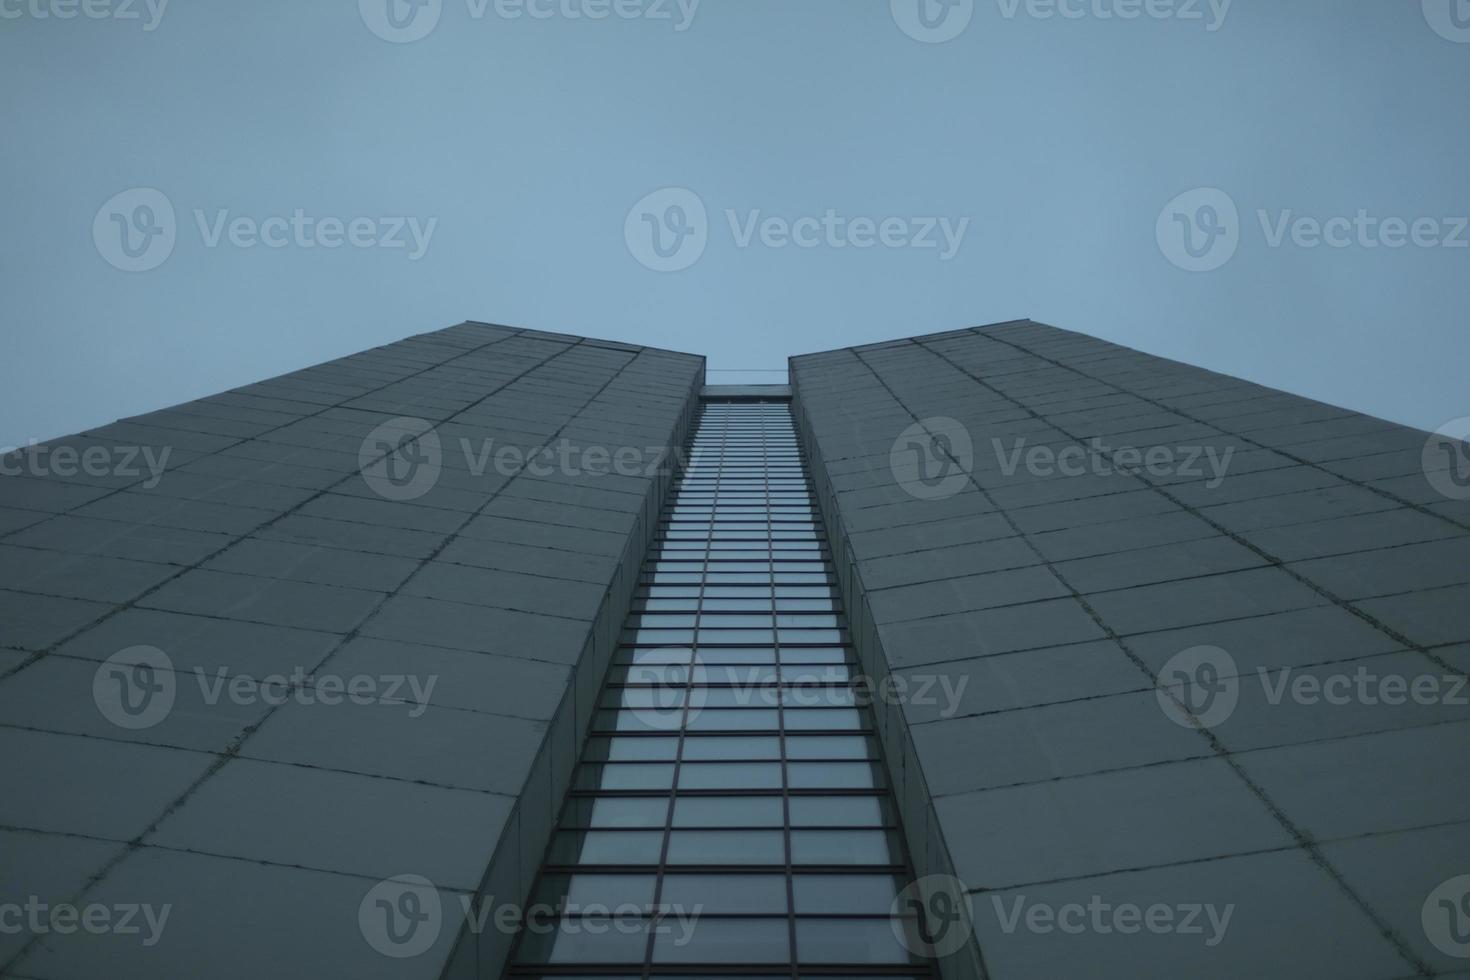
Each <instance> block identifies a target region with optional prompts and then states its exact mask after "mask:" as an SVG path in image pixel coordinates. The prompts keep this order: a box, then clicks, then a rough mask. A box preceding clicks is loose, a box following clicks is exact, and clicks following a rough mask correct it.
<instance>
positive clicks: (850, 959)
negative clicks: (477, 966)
mask: <svg viewBox="0 0 1470 980" xmlns="http://www.w3.org/2000/svg"><path fill="white" fill-rule="evenodd" d="M687 459H688V465H687V467H686V469H685V470H684V472H683V474H682V476H681V478H680V479H679V480H678V482H677V483H676V485H675V487H674V489H673V491H672V499H671V500H670V501H669V502H668V504H667V506H666V508H665V513H664V515H663V518H662V524H661V529H660V534H659V539H658V541H657V542H656V543H655V545H654V548H653V551H652V553H651V556H650V557H649V559H648V561H647V563H646V565H645V567H644V569H643V572H642V578H641V582H640V586H639V589H638V591H637V595H636V598H635V600H634V608H633V612H632V615H631V616H630V618H629V620H628V623H627V625H626V627H625V629H624V632H623V635H622V640H621V645H620V647H619V649H618V651H617V652H616V654H615V656H614V662H613V666H612V668H611V670H610V671H609V675H608V679H607V681H606V684H605V686H604V688H603V691H602V694H601V701H600V704H599V706H598V710H597V711H596V713H595V716H594V718H593V722H592V731H591V734H590V736H589V738H588V741H587V745H586V748H585V752H584V755H583V759H582V762H581V764H580V766H579V768H578V771H577V773H576V775H575V777H574V781H573V787H572V790H571V792H570V793H569V795H568V798H567V801H566V804H565V807H564V809H563V812H562V815H561V819H560V822H559V824H558V828H557V830H556V833H555V836H554V839H553V842H552V844H551V846H550V848H549V850H548V852H547V855H546V858H545V864H544V866H543V867H542V870H541V874H540V876H539V880H538V883H537V886H536V888H535V891H534V894H533V896H532V905H531V906H530V907H529V909H528V913H529V914H530V915H531V918H530V919H528V922H529V925H528V926H527V927H526V928H525V929H524V930H523V931H522V933H521V936H520V938H519V940H518V942H517V948H516V951H515V953H514V954H513V957H512V965H511V967H510V975H512V976H567V975H575V976H579V977H613V976H618V977H636V976H644V977H648V976H671V975H672V976H685V977H694V976H700V975H721V976H726V977H728V976H731V975H732V974H736V975H749V976H787V977H800V976H898V977H903V976H912V977H928V976H930V975H931V966H930V965H929V964H926V963H924V962H922V961H920V960H918V959H917V958H915V957H914V956H912V955H911V954H910V953H909V952H908V951H907V950H906V948H905V944H904V943H903V942H901V940H900V938H899V935H900V932H901V930H902V928H903V923H902V922H900V921H897V920H895V918H894V915H895V913H894V911H893V910H894V907H895V899H896V897H897V895H898V893H899V891H900V890H901V889H902V888H903V887H904V885H905V884H907V883H908V881H909V880H911V879H910V871H909V862H908V859H907V855H906V853H905V850H904V845H903V840H902V835H901V833H900V830H899V827H898V821H897V816H896V812H895V807H894V803H893V798H892V794H891V792H890V789H889V786H888V783H887V776H886V771H885V768H884V765H883V763H882V760H881V759H880V757H879V752H878V744H877V740H876V737H875V734H874V732H873V729H872V719H871V716H870V712H869V709H868V708H867V707H866V706H864V705H863V704H862V697H861V695H860V691H861V688H859V687H857V686H855V685H854V682H853V681H854V676H855V672H856V666H855V662H854V660H853V658H852V653H851V650H850V648H849V646H848V645H847V630H846V626H847V623H846V619H845V617H844V616H843V613H842V609H841V605H840V601H839V599H838V596H837V592H836V591H835V588H834V585H833V578H832V569H831V566H830V562H829V555H828V551H827V546H826V541H825V536H824V534H823V531H822V527H821V524H820V522H819V518H818V516H817V515H816V513H815V512H814V509H813V500H812V494H811V487H810V484H809V482H808V478H807V473H806V468H805V464H804V462H803V460H802V457H801V453H800V451H799V449H798V447H797V441H796V433H795V429H794V426H793V423H792V418H791V413H790V408H789V405H788V404H787V403H786V402H781V401H769V402H708V403H706V404H705V406H704V408H703V412H702V414H701V417H700V419H699V422H698V424H697V427H696V430H695V433H694V436H693V441H692V445H691V447H690V453H689V455H688V457H687ZM910 929H912V924H910Z"/></svg>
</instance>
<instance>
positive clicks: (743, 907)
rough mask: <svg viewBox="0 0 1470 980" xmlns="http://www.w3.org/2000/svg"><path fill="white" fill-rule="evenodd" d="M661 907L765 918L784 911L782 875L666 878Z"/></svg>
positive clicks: (666, 876) (784, 896) (784, 895)
mask: <svg viewBox="0 0 1470 980" xmlns="http://www.w3.org/2000/svg"><path fill="white" fill-rule="evenodd" d="M659 904H660V905H661V906H672V907H673V908H674V909H676V910H683V911H685V912H689V911H692V910H694V909H700V913H699V914H700V915H705V914H708V915H742V914H743V915H766V914H771V913H778V914H779V913H784V912H785V911H786V905H787V902H786V876H785V875H745V874H738V875H736V874H719V875H699V874H669V875H665V876H664V884H663V891H662V892H661V893H660V894H659Z"/></svg>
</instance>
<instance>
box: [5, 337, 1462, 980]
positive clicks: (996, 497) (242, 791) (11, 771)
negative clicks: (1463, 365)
mask: <svg viewBox="0 0 1470 980" xmlns="http://www.w3.org/2000/svg"><path fill="white" fill-rule="evenodd" d="M703 367H704V365H703V360H702V358H700V357H698V356H694V355H689V354H680V353H674V352H669V351H662V350H655V349H651V348H644V347H638V346H634V345H628V344H621V343H615V342H610V341H605V340H593V339H586V338H580V337H573V336H566V335H560V334H548V333H543V332H539V331H529V330H517V329H512V328H508V327H500V326H492V325H488V324H480V323H466V324H462V325H460V326H458V327H453V328H450V329H448V330H442V331H438V332H435V333H430V334H425V335H422V336H418V337H413V338H410V339H408V340H405V341H402V342H399V343H396V344H391V345H388V346H386V347H381V348H376V349H374V350H370V351H366V352H364V353H361V354H356V355H353V356H351V357H346V358H342V359H340V360H337V361H333V362H329V363H327V364H323V365H319V366H316V367H313V368H308V369H306V370H303V371H298V372H295V373H293V374H290V375H286V376H283V377H281V378H276V379H272V380H270V381H265V382H261V383H259V384H255V385H250V386H247V387H245V388H240V389H236V390H233V391H230V392H225V393H223V394H220V395H216V396H212V397H209V398H203V399H199V400H197V401H194V402H190V403H187V404H184V405H180V406H177V407H175V408H171V409H166V410H164V411H160V412H154V413H150V414H149V415H145V416H141V417H138V418H134V419H127V420H123V421H121V422H118V423H116V424H114V425H111V426H107V427H104V428H101V429H97V430H94V431H91V432H87V433H82V434H80V435H77V436H73V437H69V438H65V439H60V440H56V441H54V442H51V443H47V444H44V445H39V446H31V447H26V448H24V449H22V450H19V451H17V452H14V453H11V454H9V455H7V456H5V457H4V459H3V466H4V472H5V475H4V476H3V477H0V787H3V789H4V792H3V793H0V976H3V977H12V976H14V977H24V978H32V980H62V978H91V977H102V976H106V977H139V978H150V980H151V978H157V977H174V976H178V977H186V976H187V977H250V978H258V977H261V976H273V977H280V978H288V977H311V978H316V977H324V976H352V977H374V976H383V977H395V978H396V977H424V978H431V977H445V978H456V980H458V978H471V977H477V978H478V977H483V978H494V977H500V976H502V975H508V976H512V977H525V978H529V977H581V978H604V977H606V978H612V977H647V978H651V977H660V976H667V977H686V978H689V977H709V976H726V977H730V976H739V977H789V978H801V977H820V976H826V977H869V976H884V977H913V978H919V977H924V978H931V977H932V978H943V980H968V978H982V977H983V978H996V980H1012V978H1016V980H1020V978H1032V977H1058V976H1088V977H1128V978H1134V977H1161V978H1162V977H1168V978H1177V977H1180V976H1190V977H1194V976H1200V977H1207V976H1208V977H1246V976H1249V977H1278V976H1279V977H1288V976H1289V977H1294V978H1300V977H1330V978H1343V977H1362V978H1367V980H1393V978H1404V977H1410V976H1438V975H1446V976H1448V975H1458V974H1462V973H1464V974H1470V788H1467V786H1470V782H1467V778H1466V777H1467V776H1470V762H1467V760H1470V751H1467V750H1470V709H1467V695H1470V691H1467V690H1466V671H1467V669H1470V447H1467V446H1466V445H1465V443H1464V441H1463V440H1464V437H1465V436H1466V434H1467V432H1466V431H1464V429H1463V427H1456V426H1455V425H1453V424H1452V425H1450V426H1447V427H1446V428H1445V429H1443V430H1441V432H1440V433H1436V434H1432V435H1431V434H1428V433H1424V432H1420V431H1417V430H1413V429H1408V428H1405V427H1402V426H1398V425H1394V424H1391V423H1388V422H1384V421H1381V420H1378V419H1373V418H1369V417H1366V416H1363V415H1360V414H1357V413H1354V412H1351V411H1348V410H1346V409H1342V408H1337V407H1334V406H1330V405H1325V404H1321V403H1318V402H1313V401H1310V400H1307V399H1304V398H1299V397H1296V396H1293V395H1288V394H1284V393H1281V392H1277V391H1272V390H1270V389H1267V388H1263V387H1261V386H1259V385H1255V384H1251V383H1248V382H1245V381H1241V380H1237V379H1233V378H1229V377H1224V376H1221V375H1218V374H1213V373H1211V372H1209V371H1206V370H1203V369H1200V368H1196V367H1191V366H1187V365H1183V364H1179V363H1175V362H1171V361H1167V360H1163V359H1160V358H1157V357H1153V356H1149V355H1146V354H1142V353H1139V352H1137V351H1132V350H1128V349H1126V348H1122V347H1118V346H1116V345H1113V344H1110V343H1106V342H1103V341H1100V340H1096V339H1093V338H1090V337H1086V336H1083V335H1080V334H1075V333H1070V332H1067V331H1062V330H1058V329H1055V328H1052V327H1047V326H1044V325H1041V324H1036V323H1032V322H1030V321H1021V322H1015V323H1006V324H997V325H993V326H989V327H981V328H976V329H973V330H961V331H953V332H949V333H943V334H933V335H928V336H921V337H914V338H911V339H906V340H898V341H893V342H888V343H881V344H874V345H868V346H865V347H858V348H851V349H846V350H839V351H831V352H827V353H822V354H813V355H809V356H804V357H798V358H795V359H793V361H792V364H791V372H790V383H789V385H779V386H778V385H771V386H751V387H730V386H707V385H705V383H704V381H705V379H704V370H703ZM1462 421H1463V420H1462Z"/></svg>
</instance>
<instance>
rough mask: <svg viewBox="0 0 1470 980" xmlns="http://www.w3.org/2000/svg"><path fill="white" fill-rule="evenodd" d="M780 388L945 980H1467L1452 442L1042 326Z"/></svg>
mask: <svg viewBox="0 0 1470 980" xmlns="http://www.w3.org/2000/svg"><path fill="white" fill-rule="evenodd" d="M792 385H793V388H794V391H795V399H796V406H795V407H796V414H797V418H798V425H799V428H800V430H801V432H802V438H803V439H804V441H805V442H806V444H807V447H808V449H809V451H810V453H811V456H812V462H813V475H814V479H815V480H816V484H817V491H818V496H819V499H820V503H821V506H822V509H823V512H824V515H825V518H826V520H827V522H828V525H829V530H830V531H831V536H832V542H833V549H834V557H835V560H836V562H837V564H838V567H839V571H840V575H841V578H842V588H843V592H844V596H845V600H846V603H847V607H848V610H849V613H850V615H851V617H852V619H853V629H854V633H855V637H856V641H857V646H858V649H859V652H860V657H861V659H862V661H863V663H864V665H865V666H866V668H867V669H868V670H869V671H870V672H871V673H872V674H873V675H874V676H875V677H878V678H883V677H889V676H890V675H891V677H892V678H893V679H896V680H901V681H904V682H906V683H907V684H908V685H909V687H908V688H907V694H906V695H905V696H903V697H898V698H892V699H890V700H892V701H893V702H895V703H892V704H888V705H883V704H880V705H879V706H878V717H879V720H880V726H881V728H882V731H883V738H884V742H885V744H886V746H887V751H888V758H889V761H890V767H891V768H892V770H893V776H894V778H895V782H896V785H897V787H898V789H899V791H900V793H901V798H902V805H903V811H904V819H905V822H906V829H907V832H908V837H909V840H910V843H911V847H912V850H913V852H914V859H915V863H916V865H917V867H918V870H919V873H920V874H921V875H925V874H939V875H953V876H957V877H958V878H959V879H960V881H962V882H963V886H964V887H965V888H966V889H967V891H968V894H969V897H970V907H971V915H972V923H973V928H974V929H975V933H974V935H973V937H972V939H971V941H970V942H969V943H967V944H966V945H965V946H964V947H963V948H962V949H961V950H960V951H958V952H957V953H955V954H954V955H952V956H950V957H947V958H946V959H945V961H944V970H945V974H946V977H947V978H950V980H954V978H960V977H973V976H982V975H987V976H990V977H993V978H997V980H1012V978H1032V977H1052V976H1090V977H1128V978H1141V977H1159V978H1165V977H1169V978H1177V977H1181V976H1189V977H1246V976H1249V977H1308V976H1310V977H1333V978H1346V977H1362V978H1381V980H1387V978H1396V977H1409V976H1428V975H1445V976H1448V975H1456V976H1467V975H1470V972H1467V971H1470V959H1467V958H1466V957H1470V944H1466V943H1460V942H1458V940H1457V939H1456V936H1457V935H1458V936H1462V937H1463V936H1467V935H1470V933H1467V932H1465V930H1467V929H1470V899H1467V897H1466V896H1467V895H1470V878H1459V876H1462V875H1470V788H1467V787H1470V783H1467V779H1466V777H1467V775H1470V762H1467V760H1470V724H1467V720H1470V714H1467V708H1466V706H1465V705H1466V700H1465V694H1466V691H1465V690H1464V689H1463V688H1462V685H1463V683H1464V675H1465V671H1466V670H1467V668H1470V533H1467V532H1470V501H1467V499H1465V498H1467V497H1470V489H1466V488H1465V487H1462V486H1459V484H1458V483H1457V482H1456V481H1455V480H1451V479H1447V471H1446V470H1445V467H1446V466H1447V465H1448V461H1449V459H1450V456H1449V455H1448V453H1446V452H1445V451H1444V450H1445V447H1444V446H1442V445H1438V444H1436V443H1435V442H1433V441H1431V440H1429V438H1428V437H1427V435H1426V433H1423V432H1419V431H1415V430H1411V429H1406V428H1404V427H1401V426H1397V425H1393V424H1391V423H1388V422H1384V421H1381V420H1378V419H1373V418H1368V417H1365V416H1362V415H1359V414H1356V413H1353V412H1350V411H1347V410H1344V409H1341V408H1336V407H1334V406H1330V405H1323V404H1320V403H1316V402H1312V401H1309V400H1306V399H1302V398H1298V397H1294V396H1292V395H1289V394H1283V393H1281V392H1277V391H1272V390H1270V389H1267V388H1263V387H1261V386H1259V385H1254V384H1250V383H1247V382H1244V381H1240V380H1236V379H1232V378H1229V377H1224V376H1221V375H1218V374H1213V373H1211V372H1209V371H1205V370H1202V369H1199V368H1195V367H1191V366H1187V365H1183V364H1178V363H1175V362H1171V361H1167V360H1163V359H1160V358H1156V357H1152V356H1149V355H1145V354H1142V353H1139V352H1136V351H1132V350H1128V349H1124V348H1121V347H1118V346H1115V345H1112V344H1109V343H1106V342H1103V341H1100V340H1096V339H1093V338H1089V337H1086V336H1082V335H1080V334H1075V333H1070V332H1067V331H1063V330H1058V329H1055V328H1052V327H1047V326H1043V325H1040V324H1036V323H1031V322H1027V321H1023V322H1016V323H1008V324H999V325H995V326H991V327H986V328H978V329H976V330H967V331H956V332H953V333H945V334H936V335H932V336H927V337H918V338H914V339H911V340H903V341H895V342H891V343H884V344H876V345H872V346H868V347H861V348H854V349H849V350H839V351H831V352H828V353H823V354H814V355H811V356H807V357H800V358H795V359H794V360H793V362H792ZM912 427H917V428H912ZM906 430H908V431H907V432H906ZM935 435H938V436H940V437H941V439H940V442H939V446H940V448H939V449H938V450H937V451H936V450H934V449H933V448H932V447H933V446H934V445H935V443H934V441H933V439H932V437H933V436H935ZM1093 439H1099V440H1101V446H1102V447H1103V448H1104V449H1106V450H1108V452H1104V453H1097V454H1093V455H1088V454H1086V453H1084V452H1082V450H1083V449H1085V448H1086V447H1087V446H1088V444H1089V442H1090V440H1093ZM915 447H918V448H917V449H916V448H915ZM925 447H929V448H927V449H926V448H925ZM1018 447H1019V450H1020V453H1019V455H1017V452H1016V451H1017V449H1018ZM1069 447H1071V451H1070V452H1069V453H1068V454H1066V455H1058V454H1059V453H1060V452H1061V451H1062V450H1064V449H1068V448H1069ZM1122 447H1136V448H1138V449H1140V450H1141V451H1142V454H1141V455H1140V456H1139V457H1138V459H1137V461H1135V460H1134V459H1133V458H1131V457H1129V456H1125V457H1123V458H1122V462H1123V463H1125V464H1127V465H1128V467H1129V469H1130V472H1122V473H1120V472H1118V471H1117V470H1116V467H1115V466H1113V465H1112V464H1113V463H1115V462H1117V458H1116V457H1113V456H1112V455H1111V451H1113V450H1116V449H1118V448H1122ZM1150 450H1153V456H1152V457H1150V456H1147V455H1143V454H1147V453H1148V452H1149V451H1150ZM926 452H932V453H934V455H933V457H932V458H927V457H925V456H924V455H921V454H922V453H926ZM1211 453H1213V454H1214V455H1213V457H1211V455H1210V454H1211ZM1227 453H1229V454H1230V455H1229V456H1228V458H1227V456H1226V454H1227ZM1095 459H1101V460H1102V463H1101V464H1100V465H1099V464H1096V463H1095V462H1094V460H1095ZM1212 459H1213V463H1212ZM1012 461H1014V462H1015V466H1014V467H1012V465H1011V464H1012ZM1058 462H1060V463H1061V464H1062V465H1063V466H1064V467H1065V469H1059V468H1058V467H1057V465H1056V464H1057V463H1058ZM1139 463H1146V464H1148V465H1146V466H1144V467H1143V468H1141V469H1140V468H1138V464H1139ZM1212 466H1215V467H1222V468H1221V469H1212V468H1211V467H1212ZM1161 678H1162V680H1161ZM1283 681H1284V682H1285V685H1286V686H1284V687H1283V686H1282V684H1283ZM944 683H947V684H949V685H950V689H951V690H959V686H960V685H961V684H964V685H965V686H964V688H963V691H962V694H961V695H960V696H959V697H958V698H957V699H950V698H947V697H945V696H943V695H940V696H939V697H937V698H936V697H933V696H932V695H933V693H934V689H933V688H931V689H930V695H931V696H930V697H927V698H926V697H923V696H920V694H919V692H920V691H921V690H923V689H924V688H923V685H925V684H936V685H938V684H944ZM940 690H942V688H940ZM919 702H925V703H919ZM1130 910H1131V911H1130ZM1211 911H1213V912H1214V914H1215V915H1216V916H1217V918H1223V916H1225V915H1226V914H1228V915H1229V916H1230V918H1229V920H1228V923H1227V924H1225V925H1224V926H1223V928H1222V927H1219V926H1217V925H1215V924H1213V923H1212V922H1211V920H1210V918H1209V915H1210V913H1211ZM1150 914H1151V915H1153V916H1154V917H1155V918H1154V919H1152V920H1150V924H1148V925H1142V924H1141V922H1143V921H1144V920H1141V919H1140V918H1139V916H1148V915H1150ZM1058 915H1060V916H1062V917H1063V919H1062V923H1063V924H1061V925H1059V924H1058V920H1057V919H1055V918H1049V916H1058ZM1120 916H1121V917H1120ZM1191 916H1192V917H1191ZM1064 925H1065V928H1064V927H1063V926H1064ZM1452 925H1453V926H1455V927H1457V928H1458V929H1459V930H1460V931H1459V932H1458V933H1457V932H1456V931H1455V930H1454V929H1452V928H1451V926H1452Z"/></svg>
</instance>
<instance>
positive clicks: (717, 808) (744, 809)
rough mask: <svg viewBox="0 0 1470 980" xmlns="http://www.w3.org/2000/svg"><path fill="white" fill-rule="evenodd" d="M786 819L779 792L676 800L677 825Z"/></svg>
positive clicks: (762, 824)
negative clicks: (777, 794)
mask: <svg viewBox="0 0 1470 980" xmlns="http://www.w3.org/2000/svg"><path fill="white" fill-rule="evenodd" d="M640 802H641V801H640ZM655 802H659V803H662V802H663V801H662V800H659V801H655ZM665 809H667V808H665ZM784 820H785V815H784V812H783V807H782V804H781V797H779V796H684V797H680V798H679V799H678V800H677V801H675V803H674V826H675V827H780V826H781V825H782V822H783V821H784Z"/></svg>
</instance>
